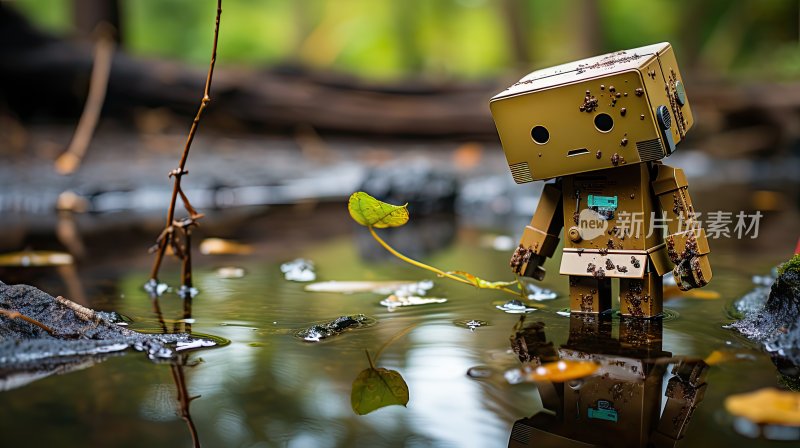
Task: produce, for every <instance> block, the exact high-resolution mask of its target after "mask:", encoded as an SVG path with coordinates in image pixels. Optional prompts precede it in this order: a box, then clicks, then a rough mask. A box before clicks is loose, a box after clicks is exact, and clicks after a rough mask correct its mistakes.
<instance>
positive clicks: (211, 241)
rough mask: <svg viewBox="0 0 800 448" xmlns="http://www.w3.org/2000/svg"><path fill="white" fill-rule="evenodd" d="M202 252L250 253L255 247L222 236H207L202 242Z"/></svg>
mask: <svg viewBox="0 0 800 448" xmlns="http://www.w3.org/2000/svg"><path fill="white" fill-rule="evenodd" d="M200 253H202V254H203V255H248V254H251V253H253V247H252V246H250V245H248V244H242V243H237V242H236V241H231V240H225V239H222V238H206V239H204V240H203V241H202V242H201V243H200Z"/></svg>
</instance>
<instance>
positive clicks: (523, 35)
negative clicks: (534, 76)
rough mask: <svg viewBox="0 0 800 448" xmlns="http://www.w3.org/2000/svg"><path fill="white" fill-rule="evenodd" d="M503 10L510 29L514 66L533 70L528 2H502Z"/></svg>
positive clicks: (522, 0)
mask: <svg viewBox="0 0 800 448" xmlns="http://www.w3.org/2000/svg"><path fill="white" fill-rule="evenodd" d="M501 2H502V4H501V8H502V10H503V16H504V17H505V22H506V26H507V28H508V40H509V43H510V44H511V54H512V57H513V61H514V66H515V67H517V68H521V69H524V70H528V69H530V68H531V61H532V59H533V58H532V57H531V56H532V55H531V46H530V44H529V40H528V39H529V33H528V24H529V23H530V21H529V19H528V1H527V0H501Z"/></svg>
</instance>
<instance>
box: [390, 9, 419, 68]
mask: <svg viewBox="0 0 800 448" xmlns="http://www.w3.org/2000/svg"><path fill="white" fill-rule="evenodd" d="M391 4H392V13H393V15H394V17H395V20H394V28H395V35H396V39H397V48H398V52H399V53H400V63H401V64H402V68H403V71H405V72H406V73H418V72H420V71H421V69H422V65H423V59H422V51H420V48H419V45H417V40H416V35H417V28H416V16H417V10H418V9H419V5H417V4H416V1H415V0H404V1H400V2H391Z"/></svg>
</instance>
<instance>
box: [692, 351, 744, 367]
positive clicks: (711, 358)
mask: <svg viewBox="0 0 800 448" xmlns="http://www.w3.org/2000/svg"><path fill="white" fill-rule="evenodd" d="M754 359H755V356H753V354H751V353H742V352H735V351H731V350H725V351H722V350H714V351H713V352H711V354H710V355H708V356H707V357H706V359H705V360H704V361H705V362H706V364H708V365H710V366H716V365H719V364H722V363H728V362H733V361H752V360H754Z"/></svg>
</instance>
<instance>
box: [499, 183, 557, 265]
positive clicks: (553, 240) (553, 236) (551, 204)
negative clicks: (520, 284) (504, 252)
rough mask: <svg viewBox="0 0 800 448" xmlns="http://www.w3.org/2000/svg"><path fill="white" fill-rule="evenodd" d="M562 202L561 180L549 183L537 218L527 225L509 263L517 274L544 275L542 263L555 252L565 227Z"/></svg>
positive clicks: (540, 202) (540, 201)
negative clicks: (559, 235) (560, 234)
mask: <svg viewBox="0 0 800 448" xmlns="http://www.w3.org/2000/svg"><path fill="white" fill-rule="evenodd" d="M561 201H562V200H561V183H560V182H556V183H555V184H545V186H544V190H542V196H541V198H540V199H539V205H538V206H537V207H536V212H535V213H534V214H533V219H531V223H530V225H528V226H526V227H525V231H524V232H523V233H522V239H521V240H520V242H519V247H517V250H515V251H514V255H513V256H512V257H511V262H510V263H509V266H511V270H512V271H514V273H515V274H517V275H522V276H525V277H532V278H535V279H536V280H542V279H543V278H544V274H545V270H544V268H543V267H542V264H544V260H545V258H546V257H552V256H553V254H554V253H555V250H556V247H558V234H559V233H561V228H562V227H564V213H563V212H562V205H561Z"/></svg>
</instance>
